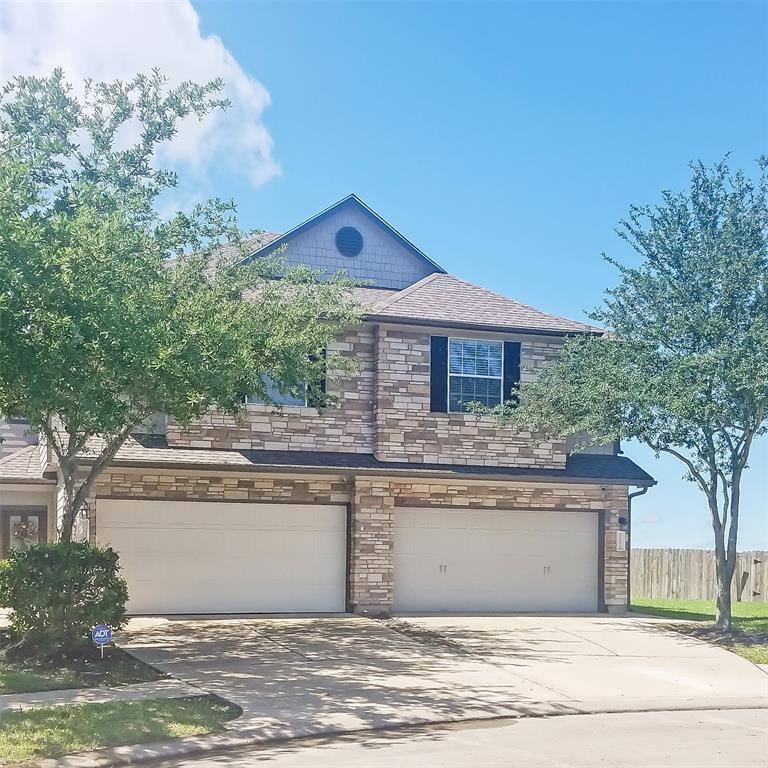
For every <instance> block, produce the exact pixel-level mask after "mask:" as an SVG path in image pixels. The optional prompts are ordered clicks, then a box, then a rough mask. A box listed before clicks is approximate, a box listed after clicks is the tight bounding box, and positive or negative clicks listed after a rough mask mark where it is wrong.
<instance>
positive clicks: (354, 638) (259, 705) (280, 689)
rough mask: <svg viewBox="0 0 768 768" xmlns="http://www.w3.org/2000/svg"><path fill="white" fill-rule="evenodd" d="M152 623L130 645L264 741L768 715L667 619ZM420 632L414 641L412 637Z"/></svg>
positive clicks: (137, 629)
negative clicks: (549, 721) (512, 720)
mask: <svg viewBox="0 0 768 768" xmlns="http://www.w3.org/2000/svg"><path fill="white" fill-rule="evenodd" d="M405 618H406V621H407V622H408V624H409V625H411V628H413V627H415V628H416V629H417V630H419V631H422V632H424V633H426V641H425V640H424V639H423V638H422V639H420V640H419V639H414V638H413V637H411V636H410V635H408V634H402V633H401V632H398V631H393V630H392V629H390V628H388V627H387V626H385V625H384V624H382V623H380V622H377V621H372V620H369V619H364V618H359V617H352V616H339V617H324V618H314V617H304V618H302V617H296V618H288V617H280V618H252V617H245V618H243V617H233V618H215V619H177V618H171V619H166V618H142V619H134V620H132V621H131V623H130V625H129V628H128V631H127V633H126V635H125V637H124V638H123V639H122V642H121V645H122V646H123V647H124V648H126V649H127V650H129V651H130V652H131V653H133V654H135V655H136V656H138V657H139V658H140V659H142V660H144V661H146V662H147V663H149V664H152V665H153V666H156V667H158V668H160V669H162V670H163V671H165V672H168V673H169V674H171V675H173V676H174V677H177V678H179V679H181V680H183V681H184V682H187V683H190V684H192V685H195V686H198V687H199V688H201V689H202V690H204V691H210V692H212V693H216V694H218V695H220V696H222V697H224V698H226V699H228V700H230V701H232V702H234V703H236V704H238V705H240V706H241V707H242V708H243V716H242V717H241V718H239V719H237V720H235V721H233V722H232V724H231V727H232V729H234V730H236V731H237V732H238V733H241V734H243V735H246V736H247V735H248V734H249V733H250V734H258V735H259V737H260V738H264V739H269V738H284V737H294V736H307V735H320V734H328V733H336V732H339V731H353V730H361V729H369V728H382V727H386V726H389V727H391V726H398V725H404V724H421V723H435V722H447V721H458V720H467V719H475V718H477V719H480V718H489V717H519V716H525V715H540V714H568V713H584V712H622V711H624V712H627V711H644V710H649V709H651V710H653V709H656V710H676V709H709V708H723V709H727V708H762V707H765V706H768V675H766V674H765V673H764V672H762V671H761V670H759V669H758V668H757V667H755V666H754V665H752V664H751V663H750V662H748V661H746V660H744V659H741V658H739V657H737V656H735V655H733V654H730V653H728V652H727V651H724V650H722V649H719V648H715V647H712V646H710V645H708V644H705V643H703V642H700V641H698V640H694V639H691V638H688V637H684V636H682V635H678V634H675V633H672V632H667V631H664V630H663V629H661V628H660V626H659V621H658V620H655V619H643V618H634V617H633V618H614V617H605V616H601V617H584V616H573V617H571V616H536V617H534V616H490V617H478V616H452V617H446V616H435V617H405ZM408 631H413V630H412V629H411V630H408Z"/></svg>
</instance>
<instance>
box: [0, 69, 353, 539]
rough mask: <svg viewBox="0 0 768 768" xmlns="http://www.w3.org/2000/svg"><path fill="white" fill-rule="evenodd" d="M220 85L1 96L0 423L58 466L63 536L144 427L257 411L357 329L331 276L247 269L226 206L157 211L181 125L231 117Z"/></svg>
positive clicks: (152, 80) (152, 81) (47, 87)
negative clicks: (161, 155) (22, 433)
mask: <svg viewBox="0 0 768 768" xmlns="http://www.w3.org/2000/svg"><path fill="white" fill-rule="evenodd" d="M221 88H222V83H221V82H220V81H213V82H210V83H207V84H204V85H198V84H195V83H190V82H187V83H183V84H181V85H179V86H178V87H175V88H170V87H169V86H168V84H167V83H166V81H165V80H164V79H163V77H162V76H161V75H160V74H159V73H157V72H155V73H153V74H152V75H151V76H143V75H139V76H137V77H135V78H133V79H132V80H130V81H129V82H121V81H115V82H111V83H92V82H87V83H86V84H85V88H84V91H83V95H82V96H77V95H75V94H74V92H73V89H72V87H71V86H70V85H69V84H68V83H67V82H66V80H65V78H64V75H63V73H62V72H61V71H56V72H54V73H53V75H52V76H51V77H47V78H37V77H17V78H15V79H14V80H13V81H11V82H9V83H8V84H7V85H6V86H5V87H4V89H3V91H2V98H1V101H0V413H4V414H11V415H14V416H20V417H24V418H26V419H29V421H30V423H31V428H32V429H36V430H39V431H40V432H41V433H42V435H43V436H44V437H45V439H46V440H47V442H48V444H49V445H50V446H51V448H52V450H53V451H54V453H55V454H56V457H57V459H58V463H59V467H60V470H61V472H62V476H63V480H64V486H65V493H66V497H67V515H66V516H65V520H64V525H63V528H62V535H63V537H64V538H65V539H67V538H69V536H70V535H71V527H72V522H73V519H74V515H75V513H76V512H77V511H78V510H79V509H80V508H81V507H82V505H83V503H84V501H85V500H86V499H87V497H88V493H89V491H90V488H91V487H92V483H93V481H94V480H95V477H96V476H97V475H98V473H99V472H100V471H101V470H102V469H103V468H104V466H106V465H107V464H108V463H109V462H110V461H111V459H112V458H113V457H114V456H115V454H116V452H117V450H118V449H119V448H120V446H121V445H122V444H123V442H124V441H125V439H126V438H127V436H128V435H129V433H130V432H131V431H132V430H134V429H135V428H136V426H137V425H138V424H139V423H140V422H142V421H143V420H144V419H146V418H147V417H149V416H150V415H152V414H154V413H157V412H160V413H164V414H168V415H170V416H172V417H173V418H174V419H175V420H176V421H178V422H180V423H182V424H185V423H188V422H190V421H191V420H193V419H196V418H198V417H199V416H201V415H202V414H203V413H205V412H206V411H208V410H209V409H211V408H218V409H223V410H224V411H227V412H230V413H235V412H237V410H238V409H239V408H240V398H241V396H242V395H243V394H244V393H257V394H259V395H261V396H263V397H266V396H267V392H266V389H265V386H264V380H265V379H264V377H265V376H269V377H271V378H272V379H273V380H274V381H275V382H277V384H278V386H279V387H280V388H281V389H283V390H284V391H286V392H293V393H297V392H299V391H300V390H303V387H304V382H315V381H316V380H317V379H318V378H319V377H320V376H321V375H322V374H323V373H324V369H323V366H324V361H323V350H324V349H325V346H326V344H327V343H328V342H329V341H330V340H331V339H332V338H334V337H335V336H336V335H337V334H338V332H339V331H340V330H341V329H342V328H343V327H345V326H347V325H349V324H351V323H354V322H355V321H356V320H357V317H358V315H357V311H356V309H355V307H354V305H353V303H352V301H351V299H350V295H349V291H348V285H349V284H348V281H346V280H345V279H344V278H343V277H341V276H338V275H335V276H329V275H325V276H321V275H318V274H316V273H314V272H312V271H311V270H309V269H308V268H292V269H282V268H281V265H280V263H279V260H262V259H251V260H248V259H245V260H244V259H243V256H244V255H247V254H248V253H249V250H248V245H249V242H251V241H250V240H249V239H248V238H243V236H242V235H241V233H240V231H239V229H238V226H237V219H236V212H235V207H234V204H233V203H232V202H228V201H223V200H219V199H214V200H208V201H205V202H201V203H199V204H197V205H195V206H194V207H193V209H192V210H191V211H189V212H186V213H184V212H178V213H176V214H174V215H172V216H170V217H163V216H161V215H160V213H159V212H158V210H159V208H160V207H161V204H163V203H164V201H165V199H166V198H164V197H162V196H163V195H164V194H167V193H168V192H169V191H172V190H173V188H174V187H176V185H177V183H178V178H177V175H176V173H175V172H173V171H170V170H167V169H163V168H161V167H159V165H158V164H159V160H158V150H159V149H160V148H161V147H163V146H164V145H165V144H166V143H167V142H171V141H173V139H174V137H175V136H176V132H177V130H178V128H179V125H180V123H181V121H183V120H184V119H185V118H194V117H197V118H202V117H204V116H205V115H206V114H208V113H209V112H210V111H211V110H215V109H224V108H226V106H227V104H226V102H225V101H223V100H222V99H221V98H219V93H220V91H221ZM251 250H252V248H251ZM278 274H279V276H280V277H281V279H279V280H277V279H274V278H275V277H276V276H278ZM320 319H322V322H321V321H320ZM332 362H333V361H332ZM329 399H330V398H329V397H328V396H327V395H325V394H324V393H323V392H322V391H320V390H319V389H318V391H317V392H314V400H315V402H317V403H318V405H324V404H327V403H328V402H329ZM84 453H90V454H91V458H92V459H93V469H92V471H91V472H90V474H89V475H87V476H85V477H81V476H80V475H79V474H78V467H79V466H80V472H81V473H82V466H81V462H80V459H81V458H82V456H83V454H84Z"/></svg>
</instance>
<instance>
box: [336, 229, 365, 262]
mask: <svg viewBox="0 0 768 768" xmlns="http://www.w3.org/2000/svg"><path fill="white" fill-rule="evenodd" d="M336 248H337V249H338V251H339V253H340V254H341V255H342V256H346V257H347V258H350V259H353V258H354V257H355V256H357V254H358V253H360V251H362V250H363V236H362V235H361V234H360V233H359V232H358V231H357V230H356V229H355V228H354V227H342V228H341V229H340V230H339V231H338V232H337V233H336Z"/></svg>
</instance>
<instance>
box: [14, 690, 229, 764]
mask: <svg viewBox="0 0 768 768" xmlns="http://www.w3.org/2000/svg"><path fill="white" fill-rule="evenodd" d="M240 713H241V711H240V709H239V708H238V707H236V706H235V705H234V704H230V703H228V702H226V701H224V700H223V699H220V698H218V696H211V695H209V696H194V697H188V698H183V699H142V700H136V701H115V702H109V703H105V704H78V705H71V706H70V705H63V706H57V707H44V708H40V709H32V710H27V711H24V712H15V711H9V712H4V713H2V714H0V761H2V762H4V763H13V764H18V763H22V764H23V763H24V762H29V761H32V760H36V759H40V758H44V757H60V756H61V755H66V754H71V753H73V752H87V751H91V750H94V749H104V748H106V747H116V746H121V745H124V744H141V743H143V742H151V741H164V740H167V739H178V738H181V737H183V736H196V735H200V734H203V733H211V732H217V731H221V730H222V727H223V724H224V723H225V722H226V721H227V720H232V719H233V718H235V717H238V716H239V715H240Z"/></svg>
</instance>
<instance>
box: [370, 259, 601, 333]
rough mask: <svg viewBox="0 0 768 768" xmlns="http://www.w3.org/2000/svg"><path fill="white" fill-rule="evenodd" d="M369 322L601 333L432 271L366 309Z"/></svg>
mask: <svg viewBox="0 0 768 768" xmlns="http://www.w3.org/2000/svg"><path fill="white" fill-rule="evenodd" d="M369 318H370V319H372V320H380V321H391V322H413V323H416V324H421V325H443V326H447V327H456V328H488V329H494V330H500V331H532V332H534V333H551V334H557V335H562V334H567V333H585V332H586V333H601V330H600V329H599V328H596V327H595V326H592V325H587V324H586V323H579V322H577V321H575V320H567V319H565V318H563V317H558V316H556V315H550V314H548V313H546V312H541V311H540V310H538V309H533V308H532V307H529V306H526V305H525V304H521V303H520V302H518V301H515V300H514V299H508V298H507V297H506V296H501V295H500V294H498V293H494V292H493V291H490V290H488V289H487V288H481V287H480V286H479V285H473V284H472V283H468V282H467V281H466V280H461V279H459V278H458V277H453V275H446V274H441V273H435V274H432V275H429V276H427V277H425V278H424V279H423V280H420V281H419V282H418V283H414V284H413V285H411V286H409V287H408V288H405V289H404V290H402V291H400V292H399V293H397V294H396V295H394V296H393V297H391V298H390V299H389V300H388V301H385V302H382V303H379V305H378V306H377V307H374V309H373V310H371V313H370V315H369Z"/></svg>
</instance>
